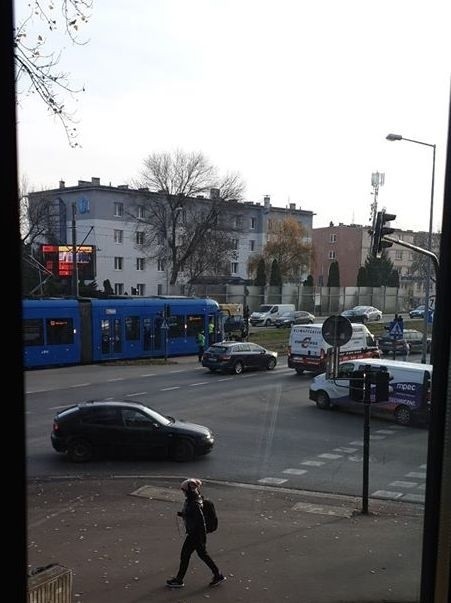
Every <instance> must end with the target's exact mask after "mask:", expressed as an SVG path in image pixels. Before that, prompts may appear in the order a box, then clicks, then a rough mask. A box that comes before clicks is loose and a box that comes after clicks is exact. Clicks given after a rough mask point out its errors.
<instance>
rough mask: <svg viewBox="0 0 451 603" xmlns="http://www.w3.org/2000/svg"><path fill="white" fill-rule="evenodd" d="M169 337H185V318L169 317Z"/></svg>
mask: <svg viewBox="0 0 451 603" xmlns="http://www.w3.org/2000/svg"><path fill="white" fill-rule="evenodd" d="M168 325H169V337H184V336H185V317H184V316H169V318H168Z"/></svg>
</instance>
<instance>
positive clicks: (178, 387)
mask: <svg viewBox="0 0 451 603" xmlns="http://www.w3.org/2000/svg"><path fill="white" fill-rule="evenodd" d="M173 389H180V386H179V385H177V386H176V387H163V389H160V392H170V391H171V390H173Z"/></svg>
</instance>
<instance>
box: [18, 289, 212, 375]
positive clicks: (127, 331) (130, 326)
mask: <svg viewBox="0 0 451 603" xmlns="http://www.w3.org/2000/svg"><path fill="white" fill-rule="evenodd" d="M210 323H213V324H214V333H215V336H216V337H217V338H220V339H222V335H223V330H222V329H223V327H222V325H223V314H222V312H221V310H220V308H219V305H218V303H217V302H216V301H215V300H212V299H203V298H193V297H175V296H174V297H171V296H158V297H138V298H137V297H130V298H126V297H125V298H124V297H122V298H78V299H73V298H72V299H66V298H43V299H25V300H23V333H24V366H25V368H27V369H28V368H39V367H41V368H43V367H50V366H64V365H71V364H88V363H96V362H103V361H107V360H122V359H133V358H158V357H169V356H182V355H190V354H196V353H197V343H196V336H197V334H198V333H199V331H201V330H204V332H205V334H206V337H207V343H211V342H209V341H208V325H209V324H210Z"/></svg>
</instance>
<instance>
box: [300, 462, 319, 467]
mask: <svg viewBox="0 0 451 603" xmlns="http://www.w3.org/2000/svg"><path fill="white" fill-rule="evenodd" d="M324 464H325V462H324V461H303V462H302V463H301V465H306V466H307V467H321V465H324Z"/></svg>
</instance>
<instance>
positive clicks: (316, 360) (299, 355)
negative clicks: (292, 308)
mask: <svg viewBox="0 0 451 603" xmlns="http://www.w3.org/2000/svg"><path fill="white" fill-rule="evenodd" d="M322 328H323V325H322V324H311V325H293V326H292V327H291V332H290V339H289V342H288V366H289V368H292V369H295V370H296V372H297V373H298V375H302V373H303V372H304V371H310V372H312V373H322V372H323V371H325V370H326V355H327V350H328V349H329V348H331V347H332V346H331V345H329V344H328V343H326V341H325V340H324V338H323V334H322ZM380 355H381V354H380V351H379V348H378V347H377V344H376V341H375V339H374V337H373V335H372V333H371V332H370V331H369V330H368V328H367V327H366V326H365V325H363V324H360V323H352V337H351V339H350V340H349V341H348V343H347V344H346V345H343V346H341V347H340V361H343V360H353V359H354V358H380Z"/></svg>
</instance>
